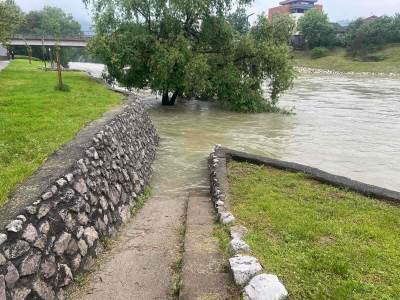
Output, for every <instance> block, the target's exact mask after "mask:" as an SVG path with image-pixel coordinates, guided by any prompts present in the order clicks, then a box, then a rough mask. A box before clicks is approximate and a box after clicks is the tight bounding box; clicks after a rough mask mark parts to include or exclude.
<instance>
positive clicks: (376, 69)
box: [293, 44, 400, 74]
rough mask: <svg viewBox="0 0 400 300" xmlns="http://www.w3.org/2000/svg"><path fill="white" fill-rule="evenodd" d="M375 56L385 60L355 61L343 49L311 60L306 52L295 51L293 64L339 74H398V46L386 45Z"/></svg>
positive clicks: (399, 64) (399, 69)
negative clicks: (382, 57) (378, 55)
mask: <svg viewBox="0 0 400 300" xmlns="http://www.w3.org/2000/svg"><path fill="white" fill-rule="evenodd" d="M377 54H380V55H383V56H384V57H385V59H384V60H383V61H379V62H362V61H356V60H354V59H352V58H351V57H349V56H348V55H347V53H346V50H345V49H343V48H338V49H335V50H333V51H331V52H330V53H329V55H328V56H325V57H322V58H317V59H312V58H311V56H310V53H309V52H307V51H295V52H294V53H293V56H294V59H293V62H294V64H295V65H298V66H303V67H309V68H316V69H323V70H331V71H339V72H357V73H360V72H370V73H398V74H400V45H399V44H394V45H388V46H386V47H385V48H384V49H382V50H381V51H379V52H377Z"/></svg>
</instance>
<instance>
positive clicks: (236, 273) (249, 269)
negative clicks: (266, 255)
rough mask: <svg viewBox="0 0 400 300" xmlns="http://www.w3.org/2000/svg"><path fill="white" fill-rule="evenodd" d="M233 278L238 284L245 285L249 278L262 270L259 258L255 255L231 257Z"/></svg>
mask: <svg viewBox="0 0 400 300" xmlns="http://www.w3.org/2000/svg"><path fill="white" fill-rule="evenodd" d="M229 264H230V267H231V270H232V273H233V278H234V280H235V282H236V284H237V285H239V286H244V285H245V284H246V283H248V282H249V280H250V279H251V278H252V277H253V276H255V275H256V274H257V273H258V272H260V271H261V270H262V267H261V265H260V263H259V262H258V260H257V258H255V257H253V256H240V255H237V256H234V257H232V258H230V259H229Z"/></svg>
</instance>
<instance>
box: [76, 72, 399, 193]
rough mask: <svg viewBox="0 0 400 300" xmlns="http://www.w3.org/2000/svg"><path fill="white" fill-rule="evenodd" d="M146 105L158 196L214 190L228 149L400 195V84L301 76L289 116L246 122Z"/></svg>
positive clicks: (204, 106) (197, 106)
mask: <svg viewBox="0 0 400 300" xmlns="http://www.w3.org/2000/svg"><path fill="white" fill-rule="evenodd" d="M72 67H73V68H80V69H85V70H89V71H90V68H91V66H90V65H89V64H74V65H73V66H72ZM93 68H94V69H96V70H97V72H98V70H99V67H98V66H96V67H93ZM144 98H145V100H146V102H148V103H150V109H149V111H150V114H151V117H152V119H153V121H154V123H155V125H156V127H157V129H158V132H159V134H160V136H161V145H160V149H159V158H158V161H157V163H156V165H155V169H156V172H155V178H154V186H155V188H156V189H157V188H158V189H160V188H162V189H163V190H164V191H165V189H171V191H172V190H175V191H176V189H184V188H189V187H197V186H204V185H207V176H206V157H207V155H208V154H209V153H210V151H211V149H212V147H213V145H215V144H222V145H224V146H227V147H231V148H234V149H237V150H245V151H249V152H252V153H256V154H262V155H266V156H270V157H273V158H278V159H283V160H288V161H293V162H297V163H301V164H306V165H310V166H313V167H317V168H320V169H322V170H324V171H327V172H331V173H335V174H338V175H343V176H347V177H350V178H352V179H356V180H360V181H363V182H366V183H369V184H374V185H379V186H382V187H386V188H389V189H393V190H398V191H400V81H399V80H396V79H385V78H367V77H357V76H352V77H350V76H342V77H341V76H331V75H300V76H299V77H298V78H297V80H296V82H295V85H294V87H293V89H292V90H290V91H289V92H287V93H286V94H285V95H284V96H283V97H282V99H281V101H280V104H279V105H280V106H281V107H284V108H293V114H290V115H284V114H268V113H265V114H239V113H233V112H229V111H224V110H221V109H220V108H218V107H217V106H216V105H214V104H212V103H209V102H202V101H188V102H182V103H178V104H177V105H176V106H174V107H162V106H161V105H160V104H159V103H160V99H155V96H154V95H151V94H147V95H146V94H145V95H144ZM161 182H162V184H161Z"/></svg>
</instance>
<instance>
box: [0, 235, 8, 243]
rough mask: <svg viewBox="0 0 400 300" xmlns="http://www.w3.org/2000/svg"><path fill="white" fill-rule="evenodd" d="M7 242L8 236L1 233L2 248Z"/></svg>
mask: <svg viewBox="0 0 400 300" xmlns="http://www.w3.org/2000/svg"><path fill="white" fill-rule="evenodd" d="M5 241H7V234H4V233H0V246H1V245H2V244H3V243H4V242H5Z"/></svg>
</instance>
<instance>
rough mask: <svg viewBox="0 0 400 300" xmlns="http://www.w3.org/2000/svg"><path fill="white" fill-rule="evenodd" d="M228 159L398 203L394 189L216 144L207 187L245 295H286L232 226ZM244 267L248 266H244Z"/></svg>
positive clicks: (240, 231)
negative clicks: (225, 229) (305, 176)
mask: <svg viewBox="0 0 400 300" xmlns="http://www.w3.org/2000/svg"><path fill="white" fill-rule="evenodd" d="M229 160H235V161H240V162H249V163H253V164H257V165H265V166H270V167H274V168H277V169H282V170H286V171H290V172H302V173H305V174H309V175H311V176H312V177H313V178H314V179H316V180H318V181H320V182H323V183H327V184H331V185H334V186H337V187H341V188H346V189H349V190H352V191H356V192H358V193H360V194H363V195H366V196H372V197H375V198H377V199H380V200H383V201H388V202H390V203H396V204H400V193H399V192H396V191H391V190H388V189H384V188H381V187H377V186H373V185H368V184H365V183H362V182H359V181H355V180H352V179H349V178H346V177H343V176H337V175H333V174H330V173H327V172H324V171H321V170H319V169H317V168H312V167H309V166H305V165H301V164H297V163H291V162H285V161H281V160H277V159H271V158H268V157H262V156H258V155H252V154H248V153H245V152H240V151H235V150H232V149H228V148H223V147H221V146H220V145H217V146H215V148H214V151H213V152H212V153H211V154H210V156H209V161H208V164H209V171H210V190H211V195H212V200H213V202H214V206H215V208H216V211H217V213H218V219H219V222H220V223H221V224H225V225H228V226H229V227H230V234H231V241H230V251H231V253H232V254H233V255H234V256H233V257H232V258H231V259H230V260H229V262H230V266H231V271H232V273H233V276H234V280H235V282H236V284H237V285H238V286H239V287H241V288H243V298H244V299H249V300H257V299H264V300H265V299H286V298H287V296H288V292H287V290H286V288H285V287H284V285H283V284H282V283H281V282H280V281H279V279H278V277H277V276H276V275H274V274H261V273H262V267H261V268H260V265H259V263H258V261H257V259H256V258H254V257H252V256H249V255H248V254H249V253H250V247H249V246H248V245H247V244H246V243H245V242H244V241H243V240H242V238H243V237H244V236H245V235H246V233H247V229H246V228H244V227H242V226H233V225H234V223H235V217H234V216H233V215H232V214H231V213H230V212H229V202H228V201H226V200H227V199H226V198H227V194H228V181H227V162H228V161H229ZM241 260H243V262H241ZM251 265H252V266H253V267H252V269H251V270H250V269H249V268H248V266H251ZM243 267H245V268H247V269H245V270H244V268H243Z"/></svg>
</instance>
